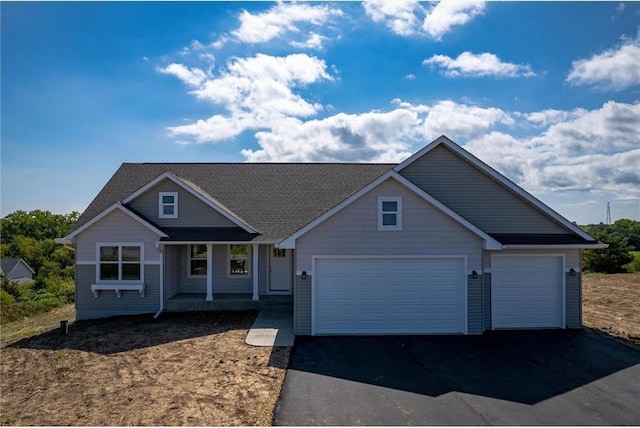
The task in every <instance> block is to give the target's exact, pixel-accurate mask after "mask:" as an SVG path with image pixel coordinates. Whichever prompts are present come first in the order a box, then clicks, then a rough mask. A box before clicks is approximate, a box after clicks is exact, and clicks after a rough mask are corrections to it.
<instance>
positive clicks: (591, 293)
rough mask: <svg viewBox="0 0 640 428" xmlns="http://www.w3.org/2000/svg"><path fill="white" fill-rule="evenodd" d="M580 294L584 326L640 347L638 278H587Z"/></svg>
mask: <svg viewBox="0 0 640 428" xmlns="http://www.w3.org/2000/svg"><path fill="white" fill-rule="evenodd" d="M582 290H583V303H582V311H583V319H582V322H583V324H584V325H585V326H587V327H591V328H594V329H596V330H600V331H602V332H604V333H606V334H609V335H612V336H617V337H620V338H622V339H625V340H626V341H629V342H631V343H633V344H635V345H636V346H640V274H637V273H626V274H615V275H604V274H588V275H585V276H584V277H583V278H582Z"/></svg>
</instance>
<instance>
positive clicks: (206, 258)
mask: <svg viewBox="0 0 640 428" xmlns="http://www.w3.org/2000/svg"><path fill="white" fill-rule="evenodd" d="M194 245H204V246H205V247H206V244H190V245H187V278H206V277H207V274H204V275H192V274H191V260H204V261H205V262H207V272H209V255H208V253H205V254H206V255H205V258H204V259H193V258H191V247H192V246H194ZM208 250H209V249H208V248H207V251H208Z"/></svg>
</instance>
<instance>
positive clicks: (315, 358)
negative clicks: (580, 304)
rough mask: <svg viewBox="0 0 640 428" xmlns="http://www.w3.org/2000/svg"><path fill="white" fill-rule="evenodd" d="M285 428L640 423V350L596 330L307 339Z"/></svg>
mask: <svg viewBox="0 0 640 428" xmlns="http://www.w3.org/2000/svg"><path fill="white" fill-rule="evenodd" d="M274 422H275V425H640V351H639V350H637V349H635V348H631V347H629V346H627V345H625V344H622V343H619V342H617V341H615V340H612V339H609V338H607V337H604V336H601V335H598V334H596V333H593V332H590V331H586V330H584V331H529V332H492V333H490V334H487V335H484V336H395V337H375V336H371V337H298V338H296V344H295V346H294V349H293V352H292V355H291V361H290V364H289V369H288V370H287V375H286V378H285V383H284V386H283V390H282V394H281V397H280V400H279V402H278V405H277V408H276V414H275V420H274Z"/></svg>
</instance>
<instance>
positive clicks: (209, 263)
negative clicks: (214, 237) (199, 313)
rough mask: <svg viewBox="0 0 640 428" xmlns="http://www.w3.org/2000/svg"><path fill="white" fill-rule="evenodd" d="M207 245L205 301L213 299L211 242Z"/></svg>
mask: <svg viewBox="0 0 640 428" xmlns="http://www.w3.org/2000/svg"><path fill="white" fill-rule="evenodd" d="M206 246H207V297H206V300H207V302H210V301H212V300H213V244H206Z"/></svg>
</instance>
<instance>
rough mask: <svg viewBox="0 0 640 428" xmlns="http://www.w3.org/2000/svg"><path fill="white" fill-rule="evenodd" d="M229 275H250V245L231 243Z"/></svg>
mask: <svg viewBox="0 0 640 428" xmlns="http://www.w3.org/2000/svg"><path fill="white" fill-rule="evenodd" d="M229 276H249V246H248V245H229Z"/></svg>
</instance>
